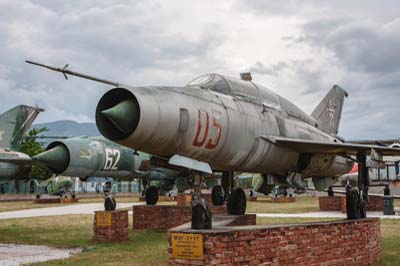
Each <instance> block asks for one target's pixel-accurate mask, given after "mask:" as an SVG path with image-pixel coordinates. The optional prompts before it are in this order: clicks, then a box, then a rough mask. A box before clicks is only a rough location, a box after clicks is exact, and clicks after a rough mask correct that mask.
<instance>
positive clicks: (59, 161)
mask: <svg viewBox="0 0 400 266" xmlns="http://www.w3.org/2000/svg"><path fill="white" fill-rule="evenodd" d="M32 159H33V160H36V161H38V162H41V163H44V164H45V165H46V166H47V167H48V168H50V170H52V171H53V172H55V173H56V174H60V173H62V172H64V171H65V170H66V169H67V167H68V164H69V153H68V151H67V149H66V148H65V147H64V146H63V145H57V146H55V147H53V148H51V149H49V150H47V151H44V152H42V153H39V154H37V155H35V156H33V157H32Z"/></svg>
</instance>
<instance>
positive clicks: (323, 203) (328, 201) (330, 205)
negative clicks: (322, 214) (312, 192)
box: [318, 196, 346, 211]
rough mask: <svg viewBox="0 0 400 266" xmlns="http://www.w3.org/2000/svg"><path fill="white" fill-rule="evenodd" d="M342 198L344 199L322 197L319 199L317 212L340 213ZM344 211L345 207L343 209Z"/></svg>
mask: <svg viewBox="0 0 400 266" xmlns="http://www.w3.org/2000/svg"><path fill="white" fill-rule="evenodd" d="M342 198H344V199H346V198H345V197H339V196H324V197H319V198H318V202H319V210H320V211H341V210H342V202H343V201H342ZM344 209H345V210H346V205H345V208H344Z"/></svg>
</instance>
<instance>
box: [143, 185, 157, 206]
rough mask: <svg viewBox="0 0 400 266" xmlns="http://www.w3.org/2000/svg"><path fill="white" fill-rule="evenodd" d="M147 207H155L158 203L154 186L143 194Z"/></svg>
mask: <svg viewBox="0 0 400 266" xmlns="http://www.w3.org/2000/svg"><path fill="white" fill-rule="evenodd" d="M144 197H145V199H146V204H147V205H156V203H157V201H158V189H157V188H156V187H155V186H150V187H148V188H147V189H146V192H145V193H144Z"/></svg>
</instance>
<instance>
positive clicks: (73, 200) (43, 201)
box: [33, 198, 79, 204]
mask: <svg viewBox="0 0 400 266" xmlns="http://www.w3.org/2000/svg"><path fill="white" fill-rule="evenodd" d="M78 201H79V199H77V198H42V199H35V200H34V201H33V203H39V204H49V203H76V202H78Z"/></svg>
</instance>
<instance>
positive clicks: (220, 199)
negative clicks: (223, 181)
mask: <svg viewBox="0 0 400 266" xmlns="http://www.w3.org/2000/svg"><path fill="white" fill-rule="evenodd" d="M211 200H212V203H213V204H214V205H215V206H221V205H223V204H224V193H223V191H222V187H221V186H213V187H212V189H211Z"/></svg>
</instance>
